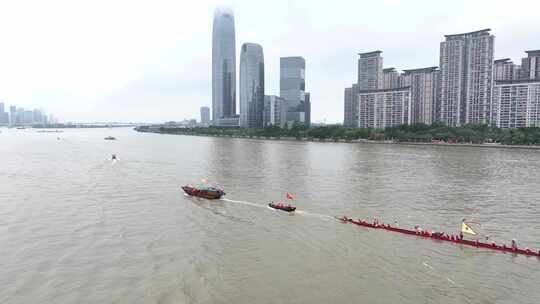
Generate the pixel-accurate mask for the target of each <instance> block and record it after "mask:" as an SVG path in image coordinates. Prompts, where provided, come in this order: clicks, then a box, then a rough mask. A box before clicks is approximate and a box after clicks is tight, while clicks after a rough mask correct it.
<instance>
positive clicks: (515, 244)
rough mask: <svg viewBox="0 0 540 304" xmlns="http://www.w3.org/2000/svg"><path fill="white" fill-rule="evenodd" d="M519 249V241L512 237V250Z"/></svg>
mask: <svg viewBox="0 0 540 304" xmlns="http://www.w3.org/2000/svg"><path fill="white" fill-rule="evenodd" d="M517 249H518V246H517V241H516V239H512V250H517Z"/></svg>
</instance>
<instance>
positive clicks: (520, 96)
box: [493, 79, 540, 128]
mask: <svg viewBox="0 0 540 304" xmlns="http://www.w3.org/2000/svg"><path fill="white" fill-rule="evenodd" d="M493 108H494V115H493V123H494V125H495V126H497V127H499V128H526V127H540V79H520V80H498V81H495V85H494V89H493Z"/></svg>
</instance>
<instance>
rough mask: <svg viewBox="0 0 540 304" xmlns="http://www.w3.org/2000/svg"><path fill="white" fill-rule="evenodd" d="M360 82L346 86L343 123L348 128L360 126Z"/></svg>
mask: <svg viewBox="0 0 540 304" xmlns="http://www.w3.org/2000/svg"><path fill="white" fill-rule="evenodd" d="M358 92H359V90H358V84H356V83H355V84H353V85H352V86H351V87H350V88H345V92H344V101H345V102H344V117H343V125H344V126H345V127H348V128H356V127H358Z"/></svg>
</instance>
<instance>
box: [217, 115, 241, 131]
mask: <svg viewBox="0 0 540 304" xmlns="http://www.w3.org/2000/svg"><path fill="white" fill-rule="evenodd" d="M214 122H216V121H214ZM217 126H220V127H226V128H235V127H239V126H240V121H239V115H238V114H236V115H234V116H230V117H223V118H220V119H218V120H217Z"/></svg>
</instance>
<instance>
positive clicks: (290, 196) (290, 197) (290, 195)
mask: <svg viewBox="0 0 540 304" xmlns="http://www.w3.org/2000/svg"><path fill="white" fill-rule="evenodd" d="M285 195H286V196H287V199H290V200H293V199H294V196H292V194H290V193H289V192H287V193H286V194H285Z"/></svg>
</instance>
